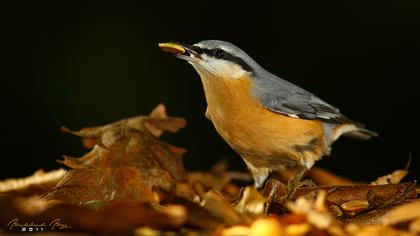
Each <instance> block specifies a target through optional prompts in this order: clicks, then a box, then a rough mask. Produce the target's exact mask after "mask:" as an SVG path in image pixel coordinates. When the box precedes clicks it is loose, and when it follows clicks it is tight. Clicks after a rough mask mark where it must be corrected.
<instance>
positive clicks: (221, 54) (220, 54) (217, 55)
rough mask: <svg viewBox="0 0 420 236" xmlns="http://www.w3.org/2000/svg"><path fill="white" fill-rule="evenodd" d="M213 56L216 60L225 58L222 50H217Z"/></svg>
mask: <svg viewBox="0 0 420 236" xmlns="http://www.w3.org/2000/svg"><path fill="white" fill-rule="evenodd" d="M214 55H215V56H216V58H219V59H222V58H223V57H224V56H225V51H223V50H222V49H217V50H216V52H215V53H214Z"/></svg>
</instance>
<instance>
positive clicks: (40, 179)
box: [0, 169, 66, 193]
mask: <svg viewBox="0 0 420 236" xmlns="http://www.w3.org/2000/svg"><path fill="white" fill-rule="evenodd" d="M65 174H66V171H65V170H64V169H58V170H53V171H49V172H44V171H43V170H37V171H36V172H35V173H34V174H33V175H31V176H28V177H24V178H18V179H6V180H2V181H0V193H6V192H10V191H26V192H30V193H33V192H45V191H48V190H50V189H51V188H52V187H53V186H54V185H56V184H57V182H58V181H59V180H60V179H61V178H62V177H63V176H64V175H65ZM28 190H30V191H28Z"/></svg>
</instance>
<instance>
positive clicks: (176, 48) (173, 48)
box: [159, 42, 201, 62]
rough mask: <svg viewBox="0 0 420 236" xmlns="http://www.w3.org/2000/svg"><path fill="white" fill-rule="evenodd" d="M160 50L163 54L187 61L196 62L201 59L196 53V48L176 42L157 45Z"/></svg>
mask: <svg viewBox="0 0 420 236" xmlns="http://www.w3.org/2000/svg"><path fill="white" fill-rule="evenodd" d="M159 47H160V49H162V50H163V51H165V52H170V53H173V54H174V55H175V56H176V57H178V58H180V59H183V60H187V61H191V62H194V61H197V59H201V55H200V53H199V52H197V48H196V47H194V46H191V45H188V44H184V43H178V42H168V43H159Z"/></svg>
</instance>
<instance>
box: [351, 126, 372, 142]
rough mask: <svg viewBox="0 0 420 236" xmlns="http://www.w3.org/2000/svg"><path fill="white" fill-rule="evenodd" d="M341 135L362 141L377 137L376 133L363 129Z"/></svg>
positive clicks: (358, 128)
mask: <svg viewBox="0 0 420 236" xmlns="http://www.w3.org/2000/svg"><path fill="white" fill-rule="evenodd" d="M343 135H344V136H346V137H351V138H357V139H362V140H367V139H370V138H375V137H378V133H376V132H374V131H372V130H368V129H366V128H363V127H357V129H355V130H354V131H350V132H346V133H343Z"/></svg>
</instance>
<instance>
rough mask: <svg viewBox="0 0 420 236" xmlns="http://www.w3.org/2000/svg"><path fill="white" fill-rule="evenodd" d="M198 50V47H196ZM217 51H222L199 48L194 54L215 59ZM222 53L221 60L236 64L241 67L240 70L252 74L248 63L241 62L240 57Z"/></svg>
mask: <svg viewBox="0 0 420 236" xmlns="http://www.w3.org/2000/svg"><path fill="white" fill-rule="evenodd" d="M197 48H198V47H197ZM219 50H223V49H220V48H215V49H207V48H200V49H199V50H196V52H198V51H200V52H198V53H199V54H202V53H204V54H207V55H208V56H211V57H215V58H216V56H215V55H216V52H217V51H219ZM223 51H224V56H223V58H222V60H226V61H231V62H234V63H235V64H238V65H240V66H241V67H242V69H244V70H246V71H248V72H252V68H251V67H250V66H249V65H248V63H246V62H245V61H244V60H242V58H240V57H235V56H233V55H232V54H230V53H229V52H226V51H225V50H223Z"/></svg>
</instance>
